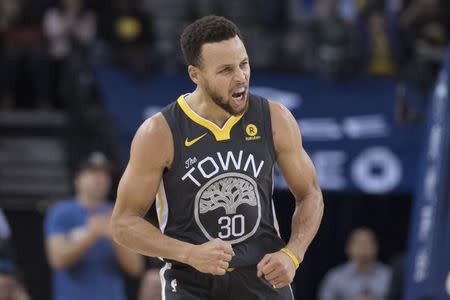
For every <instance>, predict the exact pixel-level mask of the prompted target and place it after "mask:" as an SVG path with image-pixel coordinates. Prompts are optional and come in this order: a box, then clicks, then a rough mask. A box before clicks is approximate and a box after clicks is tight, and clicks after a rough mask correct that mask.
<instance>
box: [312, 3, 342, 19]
mask: <svg viewBox="0 0 450 300" xmlns="http://www.w3.org/2000/svg"><path fill="white" fill-rule="evenodd" d="M316 14H317V16H318V17H319V18H330V17H335V16H337V14H338V0H320V1H318V2H317V6H316Z"/></svg>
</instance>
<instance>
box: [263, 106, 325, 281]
mask: <svg viewBox="0 0 450 300" xmlns="http://www.w3.org/2000/svg"><path fill="white" fill-rule="evenodd" d="M269 106H270V114H271V121H272V134H273V140H274V147H275V153H276V158H277V163H278V165H279V167H280V170H281V173H282V174H283V177H284V179H285V180H286V182H287V184H288V187H289V189H290V191H291V192H292V194H293V195H294V197H295V211H294V214H293V216H292V228H291V236H290V239H289V242H288V244H287V246H286V248H284V249H283V250H281V251H278V252H275V253H269V254H267V255H266V256H264V258H263V259H262V260H261V261H260V263H259V264H258V266H257V267H258V276H262V275H264V277H265V278H266V279H267V280H268V281H269V282H270V283H271V284H272V285H273V286H275V287H276V288H281V287H284V286H286V285H288V284H290V283H291V282H292V280H293V279H294V276H295V271H296V267H298V264H299V263H301V262H302V260H303V257H304V255H305V252H306V250H307V249H308V246H309V244H310V243H311V241H312V240H313V238H314V236H315V235H316V233H317V230H318V229H319V225H320V221H321V219H322V215H323V206H324V205H323V199H322V192H321V190H320V187H319V184H318V181H317V177H316V171H315V168H314V165H313V163H312V161H311V159H310V158H309V156H308V154H307V153H306V152H305V150H304V149H303V146H302V140H301V134H300V129H299V127H298V124H297V121H296V120H295V118H294V117H293V116H292V114H291V112H290V111H289V110H288V109H287V108H285V107H284V106H283V105H281V104H279V103H277V102H272V101H271V102H269ZM297 263H298V264H297Z"/></svg>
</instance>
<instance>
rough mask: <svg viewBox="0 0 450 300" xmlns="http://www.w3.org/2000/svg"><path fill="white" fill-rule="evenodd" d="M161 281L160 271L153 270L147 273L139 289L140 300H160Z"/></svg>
mask: <svg viewBox="0 0 450 300" xmlns="http://www.w3.org/2000/svg"><path fill="white" fill-rule="evenodd" d="M160 299H161V279H160V276H159V270H156V269H152V270H149V271H147V272H146V273H145V275H144V277H143V278H142V282H141V287H140V289H139V297H138V300H160Z"/></svg>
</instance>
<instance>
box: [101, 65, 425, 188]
mask: <svg viewBox="0 0 450 300" xmlns="http://www.w3.org/2000/svg"><path fill="white" fill-rule="evenodd" d="M252 76H253V77H252V80H251V82H252V84H251V91H252V92H253V93H255V94H259V95H262V96H265V97H267V98H269V99H276V100H277V101H280V102H282V103H283V104H284V105H285V106H286V107H288V108H289V109H290V110H291V111H292V113H293V114H294V116H295V117H296V118H297V120H298V122H299V124H300V127H301V130H302V136H303V143H304V147H305V149H306V150H307V151H308V153H309V154H310V156H311V158H312V159H313V161H314V164H315V166H316V168H317V173H318V177H319V181H320V183H321V186H322V188H323V189H324V190H333V191H352V192H365V193H372V194H383V193H389V192H411V191H412V190H413V185H414V178H415V174H416V166H417V163H416V162H417V157H418V150H417V149H418V148H419V145H420V140H421V137H422V133H421V131H422V127H420V126H412V125H401V124H398V123H396V122H395V121H394V117H393V116H394V112H393V111H394V99H395V88H396V82H395V81H393V80H389V79H384V78H366V79H359V80H356V81H348V82H345V81H343V82H328V81H323V80H317V79H311V78H306V77H302V76H295V75H274V74H270V75H267V74H254V75H252ZM97 82H98V86H99V90H100V92H101V94H102V95H103V98H104V100H105V104H106V107H107V108H108V109H109V111H110V112H111V114H112V115H113V116H114V118H115V120H116V121H117V124H118V127H119V129H120V130H121V131H122V133H123V137H124V143H123V146H124V149H126V150H124V153H128V148H129V143H130V141H131V138H132V136H133V133H134V132H135V131H136V129H137V127H138V126H139V124H140V123H141V122H142V121H143V120H144V119H145V118H147V117H149V116H151V115H152V114H154V113H155V112H157V111H159V110H160V109H161V108H162V107H164V106H165V105H166V104H168V103H169V102H171V101H174V100H176V99H177V97H178V96H179V95H181V94H183V93H187V92H190V91H192V90H193V89H194V85H193V83H192V82H191V81H190V79H189V78H188V76H187V75H185V74H177V75H172V76H169V75H161V74H158V75H154V76H152V77H151V78H148V79H147V80H144V81H139V82H136V81H133V80H131V79H130V78H128V77H127V76H125V75H124V74H122V73H120V72H117V71H114V70H98V71H97ZM277 175H278V172H277ZM276 187H277V188H285V183H284V181H283V180H282V177H281V176H277V178H276Z"/></svg>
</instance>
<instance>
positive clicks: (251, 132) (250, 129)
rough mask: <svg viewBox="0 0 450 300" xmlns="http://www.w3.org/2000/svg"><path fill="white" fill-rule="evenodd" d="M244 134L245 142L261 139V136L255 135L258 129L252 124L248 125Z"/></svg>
mask: <svg viewBox="0 0 450 300" xmlns="http://www.w3.org/2000/svg"><path fill="white" fill-rule="evenodd" d="M245 132H246V133H247V136H246V137H245V140H246V141H254V140H259V139H260V138H261V136H259V135H257V134H258V127H256V126H255V125H254V124H248V125H247V127H245Z"/></svg>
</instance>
